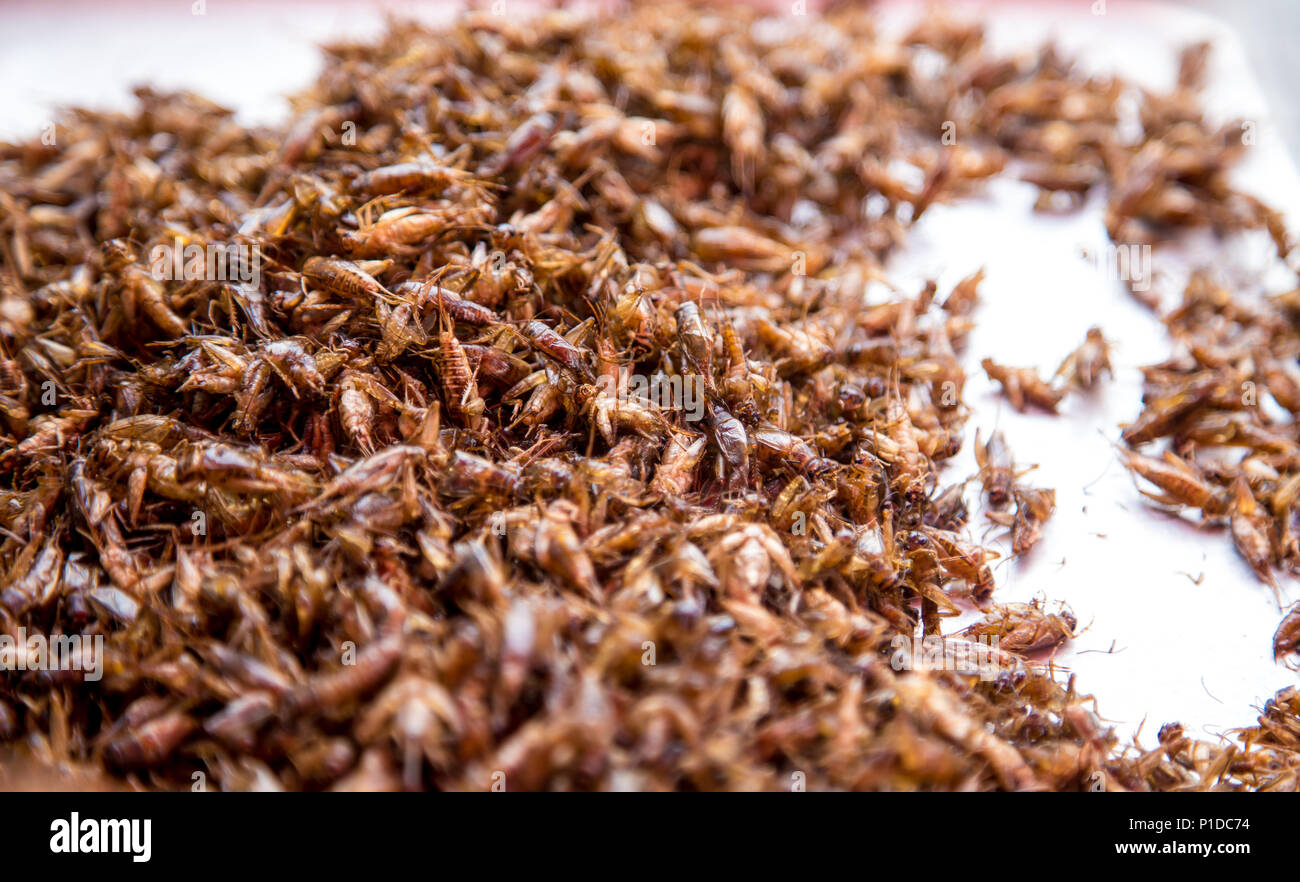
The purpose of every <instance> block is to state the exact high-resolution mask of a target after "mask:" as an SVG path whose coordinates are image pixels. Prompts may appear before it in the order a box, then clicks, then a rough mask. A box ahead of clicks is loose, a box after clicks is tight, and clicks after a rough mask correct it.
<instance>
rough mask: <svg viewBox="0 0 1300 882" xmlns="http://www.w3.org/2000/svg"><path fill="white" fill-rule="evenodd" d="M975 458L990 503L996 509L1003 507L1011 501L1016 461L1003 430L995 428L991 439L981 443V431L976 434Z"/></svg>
mask: <svg viewBox="0 0 1300 882" xmlns="http://www.w3.org/2000/svg"><path fill="white" fill-rule="evenodd" d="M975 460H976V462H978V463H979V467H980V482H981V483H982V484H983V485H984V493H985V495H987V497H988V501H989V505H990V506H992V507H993V508H995V509H998V508H1002V507H1003V506H1004V505H1006V504H1007V503H1008V502H1010V501H1011V487H1012V485H1013V484H1014V482H1015V477H1016V476H1015V468H1016V466H1015V463H1014V462H1013V461H1012V459H1011V449H1010V448H1009V447H1008V446H1007V439H1006V438H1005V437H1004V436H1003V435H1002V432H1000V431H998V430H994V432H993V434H991V435H989V440H988V441H986V442H985V443H983V444H981V443H980V440H979V433H978V432H976V435H975Z"/></svg>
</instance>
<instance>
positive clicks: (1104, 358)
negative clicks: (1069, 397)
mask: <svg viewBox="0 0 1300 882" xmlns="http://www.w3.org/2000/svg"><path fill="white" fill-rule="evenodd" d="M1103 373H1106V374H1108V375H1112V376H1113V375H1114V371H1113V370H1112V369H1111V366H1110V343H1109V342H1108V341H1107V340H1106V338H1105V337H1104V336H1102V333H1101V328H1089V329H1088V333H1087V335H1086V336H1085V338H1084V341H1083V344H1082V345H1081V346H1080V347H1079V348H1078V349H1076V350H1074V351H1073V352H1071V353H1070V354H1069V355H1067V356H1066V357H1065V360H1064V361H1063V362H1061V366H1060V367H1058V368H1057V369H1056V373H1055V374H1054V377H1061V378H1062V379H1064V380H1065V382H1066V383H1068V384H1070V385H1071V386H1075V387H1077V388H1079V389H1091V388H1092V387H1093V386H1094V385H1095V384H1096V382H1097V380H1099V379H1100V378H1101V375H1102V374H1103Z"/></svg>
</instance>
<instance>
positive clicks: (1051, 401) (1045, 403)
mask: <svg viewBox="0 0 1300 882" xmlns="http://www.w3.org/2000/svg"><path fill="white" fill-rule="evenodd" d="M980 366H981V367H983V368H984V373H986V374H988V376H989V379H990V380H993V381H994V382H996V383H1000V384H1001V385H1002V394H1004V395H1006V396H1007V400H1008V401H1010V402H1011V406H1012V407H1014V408H1015V409H1016V410H1018V411H1020V412H1021V413H1024V412H1025V411H1026V410H1028V409H1029V408H1030V407H1038V408H1042V409H1043V410H1045V411H1047V412H1048V413H1056V407H1057V405H1059V404H1060V403H1061V399H1062V398H1064V397H1065V391H1064V390H1062V389H1056V388H1053V387H1052V386H1051V384H1049V383H1045V382H1043V381H1042V380H1041V379H1039V376H1038V372H1037V371H1035V370H1034V369H1033V368H1010V367H1004V366H1003V365H1000V364H998V363H997V362H995V361H994V360H993V359H991V358H985V359H982V360H981V361H980Z"/></svg>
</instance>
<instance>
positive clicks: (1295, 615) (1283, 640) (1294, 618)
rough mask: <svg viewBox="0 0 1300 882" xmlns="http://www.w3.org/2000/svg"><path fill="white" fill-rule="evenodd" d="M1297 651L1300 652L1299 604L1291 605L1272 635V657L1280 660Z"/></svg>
mask: <svg viewBox="0 0 1300 882" xmlns="http://www.w3.org/2000/svg"><path fill="white" fill-rule="evenodd" d="M1298 653H1300V604H1296V605H1294V606H1292V607H1291V609H1290V610H1289V611H1288V612H1287V614H1286V616H1285V617H1284V618H1283V619H1282V623H1281V624H1280V625H1278V626H1277V632H1276V633H1275V634H1274V635H1273V658H1274V659H1276V660H1280V659H1283V658H1286V657H1287V656H1289V655H1295V654H1298ZM1288 666H1289V663H1288Z"/></svg>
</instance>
